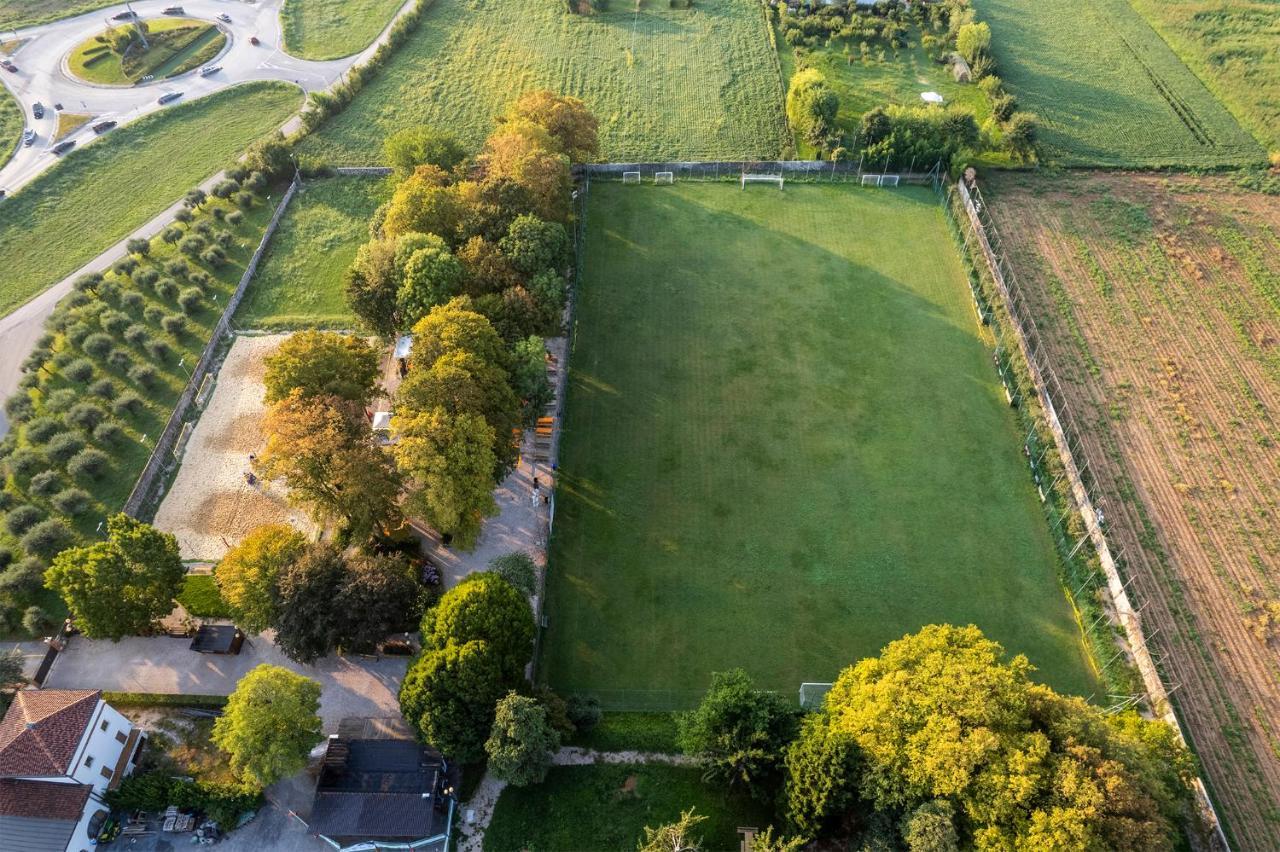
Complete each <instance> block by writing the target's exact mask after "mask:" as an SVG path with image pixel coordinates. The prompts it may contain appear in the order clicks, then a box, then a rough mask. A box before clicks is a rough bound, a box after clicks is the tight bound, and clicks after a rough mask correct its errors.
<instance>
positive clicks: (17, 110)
mask: <svg viewBox="0 0 1280 852" xmlns="http://www.w3.org/2000/svg"><path fill="white" fill-rule="evenodd" d="M24 126H25V124H24V120H23V116H22V107H20V106H18V102H17V100H15V99H14V97H13V95H12V94H10V93H9V90H8V89H5V88H4V87H3V86H0V165H3V164H4V163H6V162H8V160H9V156H10V155H11V154H13V151H14V149H15V148H17V147H18V143H19V142H21V141H22V129H23V127H24Z"/></svg>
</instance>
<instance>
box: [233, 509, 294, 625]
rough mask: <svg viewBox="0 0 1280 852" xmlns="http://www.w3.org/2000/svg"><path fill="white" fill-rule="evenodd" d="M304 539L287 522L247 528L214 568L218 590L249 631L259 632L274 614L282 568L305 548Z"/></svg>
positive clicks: (269, 623)
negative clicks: (252, 528) (250, 529)
mask: <svg viewBox="0 0 1280 852" xmlns="http://www.w3.org/2000/svg"><path fill="white" fill-rule="evenodd" d="M306 547H307V540H306V539H305V538H303V537H302V534H301V533H300V532H298V531H297V530H295V529H294V528H293V527H291V526H288V525H287V524H266V525H264V526H261V527H258V528H257V529H255V530H253V531H252V532H250V533H249V534H248V535H247V536H245V537H244V538H243V539H241V540H240V543H239V544H237V545H236V546H235V547H233V548H231V550H229V551H227V555H226V556H224V557H222V561H221V562H219V563H218V566H217V568H215V569H214V574H213V576H214V579H215V580H217V583H218V591H219V593H220V594H221V595H222V599H223V600H224V601H226V602H227V604H228V605H229V606H230V607H231V609H232V611H233V612H234V613H235V616H236V623H237V624H238V625H239V626H240V627H241V628H243V629H244V630H245V631H247V632H249V633H261V632H262V631H263V630H265V629H267V627H269V626H270V625H271V622H272V621H273V620H274V619H275V614H276V594H277V588H276V586H277V583H278V581H279V578H280V574H281V572H283V571H284V570H285V569H286V568H288V567H289V566H290V565H292V564H293V562H294V560H296V559H297V558H298V557H299V556H300V555H302V552H303V551H304V550H306Z"/></svg>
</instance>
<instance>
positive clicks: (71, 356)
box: [49, 349, 76, 370]
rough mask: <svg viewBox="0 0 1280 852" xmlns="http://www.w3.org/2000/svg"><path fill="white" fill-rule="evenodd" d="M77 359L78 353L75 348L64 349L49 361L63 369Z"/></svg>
mask: <svg viewBox="0 0 1280 852" xmlns="http://www.w3.org/2000/svg"><path fill="white" fill-rule="evenodd" d="M75 359H76V353H75V351H74V350H71V349H63V350H62V351H61V352H58V353H56V354H55V355H54V356H53V357H52V358H50V359H49V361H50V363H52V364H53V366H54V367H57V368H58V369H59V370H61V369H62V368H63V367H65V366H67V365H68V364H70V363H71V362H72V361H74V360H75Z"/></svg>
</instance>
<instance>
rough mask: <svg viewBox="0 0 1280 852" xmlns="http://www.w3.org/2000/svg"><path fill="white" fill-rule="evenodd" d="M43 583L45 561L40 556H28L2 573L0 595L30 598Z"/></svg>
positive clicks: (0, 576)
mask: <svg viewBox="0 0 1280 852" xmlns="http://www.w3.org/2000/svg"><path fill="white" fill-rule="evenodd" d="M43 585H44V562H43V561H42V560H41V559H40V557H38V556H28V557H27V558H26V559H23V560H22V561H21V562H19V563H18V564H16V565H12V566H10V567H9V570H7V571H5V572H4V573H3V574H0V596H7V597H9V598H29V597H31V595H34V594H35V593H36V592H38V591H40V587H41V586H43Z"/></svg>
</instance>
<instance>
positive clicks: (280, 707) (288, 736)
mask: <svg viewBox="0 0 1280 852" xmlns="http://www.w3.org/2000/svg"><path fill="white" fill-rule="evenodd" d="M319 710H320V684H318V683H316V682H315V681H314V680H311V679H310V678H306V677H303V676H302V675H298V674H294V673H293V672H291V671H289V670H288V669H283V668H281V667H279V666H271V665H265V664H264V665H260V666H258V667H257V668H255V669H253V670H252V671H250V672H249V673H248V674H246V675H245V676H244V677H242V678H241V679H240V682H239V683H237V684H236V688H235V691H234V692H232V693H231V696H230V697H229V698H228V699H227V706H226V709H225V710H223V713H222V716H221V717H219V718H218V720H217V721H215V722H214V724H213V742H214V745H216V746H218V748H220V749H222V750H223V751H225V752H226V753H227V756H228V758H230V763H231V768H232V769H233V770H234V771H235V773H236V774H237V775H239V776H240V777H241V778H242V779H243V780H245V781H247V782H250V783H252V784H255V785H257V786H259V787H268V786H270V785H272V784H274V783H275V782H277V781H279V780H280V779H281V778H287V777H288V776H290V775H293V774H294V773H295V772H298V771H300V770H301V769H302V768H303V767H305V766H306V765H307V755H308V753H309V752H310V751H311V748H312V747H313V746H315V744H316V743H318V742H320V739H321V734H320V715H319Z"/></svg>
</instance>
